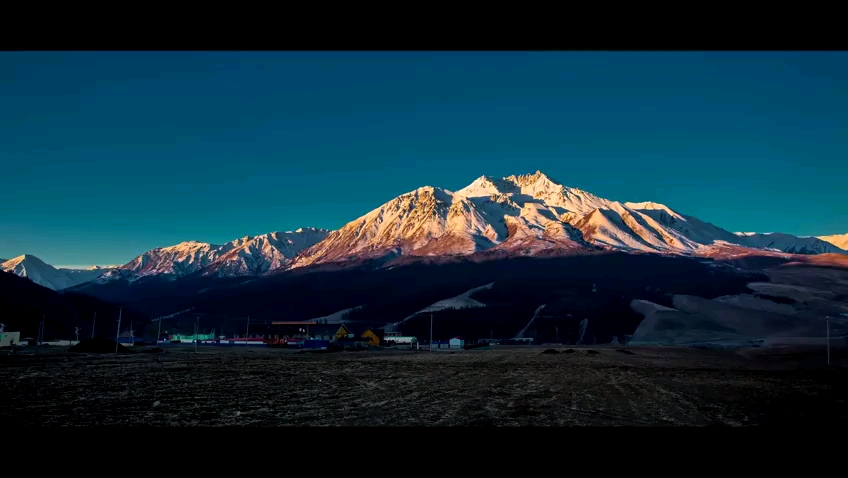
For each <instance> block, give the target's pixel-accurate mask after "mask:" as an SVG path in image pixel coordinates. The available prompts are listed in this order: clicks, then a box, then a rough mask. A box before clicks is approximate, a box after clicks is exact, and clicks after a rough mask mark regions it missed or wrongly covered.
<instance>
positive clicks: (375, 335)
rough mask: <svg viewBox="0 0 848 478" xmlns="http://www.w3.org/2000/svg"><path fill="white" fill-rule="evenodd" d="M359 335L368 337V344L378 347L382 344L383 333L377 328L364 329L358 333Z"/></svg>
mask: <svg viewBox="0 0 848 478" xmlns="http://www.w3.org/2000/svg"><path fill="white" fill-rule="evenodd" d="M360 337H362V338H365V339H368V343H369V344H370V345H373V346H374V347H379V346H381V345H383V334H382V331H381V330H379V329H377V330H374V329H372V328H368V329H365V331H364V332H362V335H360Z"/></svg>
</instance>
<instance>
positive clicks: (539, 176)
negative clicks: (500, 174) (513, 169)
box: [505, 170, 562, 187]
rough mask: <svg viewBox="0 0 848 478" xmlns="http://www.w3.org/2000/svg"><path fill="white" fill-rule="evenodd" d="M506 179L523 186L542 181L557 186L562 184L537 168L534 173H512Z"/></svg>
mask: <svg viewBox="0 0 848 478" xmlns="http://www.w3.org/2000/svg"><path fill="white" fill-rule="evenodd" d="M505 179H507V180H509V181H512V182H513V183H515V184H517V185H518V186H521V187H525V186H530V185H533V184H540V183H541V184H548V183H549V184H552V185H556V186H562V184H560V183H559V182H557V181H554V180H553V179H551V178H550V176H548V175H547V174H545V173H543V172H542V171H539V170H536V172H535V173H532V174H519V175H517V176H516V175H512V176H509V177H507V178H505Z"/></svg>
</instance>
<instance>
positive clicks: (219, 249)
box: [101, 228, 329, 281]
mask: <svg viewBox="0 0 848 478" xmlns="http://www.w3.org/2000/svg"><path fill="white" fill-rule="evenodd" d="M328 233H329V231H327V230H325V229H316V228H301V229H297V230H296V231H287V232H271V233H268V234H262V235H259V236H255V237H250V236H245V237H243V238H240V239H235V240H233V241H230V242H228V243H226V244H223V245H215V244H209V243H206V242H198V241H186V242H181V243H179V244H176V245H173V246H168V247H160V248H156V249H153V250H150V251H147V252H145V253H144V254H142V255H140V256H138V257H136V258H135V259H133V260H132V261H130V262H128V263H127V264H124V265H123V266H121V267H119V268H117V269H116V270H114V271H112V272H110V273H108V274H105V275H103V276H102V278H101V280H102V281H109V280H114V279H118V278H127V279H131V280H133V279H138V278H140V277H145V276H151V275H165V276H171V277H174V278H176V277H182V276H186V275H189V274H194V273H201V274H204V275H217V276H239V275H258V274H263V273H266V272H269V271H272V270H276V269H279V268H282V267H284V266H286V265H288V263H289V262H290V261H291V259H292V258H293V257H295V256H296V255H297V254H298V253H299V252H300V251H302V250H303V249H306V248H307V247H309V246H312V245H314V244H315V243H317V242H319V241H320V240H322V239H324V238H325V237H327V234H328Z"/></svg>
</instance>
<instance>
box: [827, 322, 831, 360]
mask: <svg viewBox="0 0 848 478" xmlns="http://www.w3.org/2000/svg"><path fill="white" fill-rule="evenodd" d="M827 365H828V366H830V316H828V317H827Z"/></svg>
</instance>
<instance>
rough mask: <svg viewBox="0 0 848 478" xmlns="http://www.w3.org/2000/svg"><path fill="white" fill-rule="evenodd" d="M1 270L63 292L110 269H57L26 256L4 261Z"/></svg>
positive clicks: (28, 255)
mask: <svg viewBox="0 0 848 478" xmlns="http://www.w3.org/2000/svg"><path fill="white" fill-rule="evenodd" d="M0 270H2V271H4V272H11V273H13V274H15V275H17V276H18V277H23V278H27V279H30V280H31V281H33V282H35V283H36V284H38V285H40V286H43V287H47V288H48V289H53V290H63V289H67V288H69V287H74V286H76V285H79V284H82V283H85V282H89V281H92V280H94V279H97V278H98V277H100V276H101V275H103V274H104V273H107V272H109V270H110V269H108V268H101V267H97V266H94V267H92V268H90V269H57V268H55V267H53V266H51V265H50V264H47V263H45V262H44V261H42V260H41V259H39V258H38V257H36V256H33V255H31V254H24V255H22V256H18V257H16V258H14V259H9V260H7V261H3V262H2V263H0Z"/></svg>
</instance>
